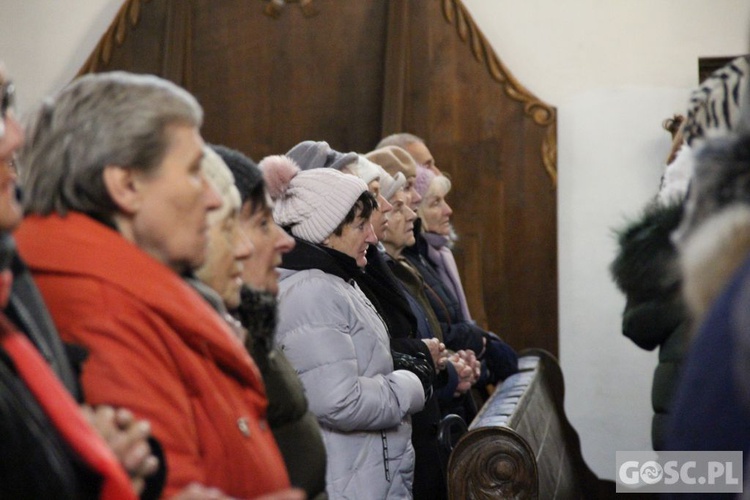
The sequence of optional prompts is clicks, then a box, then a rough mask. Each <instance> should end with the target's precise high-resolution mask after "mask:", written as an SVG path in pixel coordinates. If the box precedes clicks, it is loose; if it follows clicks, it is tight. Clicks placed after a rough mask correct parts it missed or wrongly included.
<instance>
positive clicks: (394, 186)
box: [378, 166, 406, 200]
mask: <svg viewBox="0 0 750 500" xmlns="http://www.w3.org/2000/svg"><path fill="white" fill-rule="evenodd" d="M378 169H380V171H381V174H380V194H382V195H383V198H385V199H386V200H390V199H391V197H392V196H393V195H394V194H396V192H397V191H398V190H399V189H401V188H402V187H404V186H406V177H404V174H402V173H401V172H396V175H395V176H391V174H389V173H388V172H386V171H385V169H384V168H383V167H381V166H378Z"/></svg>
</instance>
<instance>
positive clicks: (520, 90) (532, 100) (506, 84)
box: [442, 0, 557, 186]
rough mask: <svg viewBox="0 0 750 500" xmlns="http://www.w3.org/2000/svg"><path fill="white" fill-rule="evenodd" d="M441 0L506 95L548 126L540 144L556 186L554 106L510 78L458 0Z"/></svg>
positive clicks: (448, 18)
mask: <svg viewBox="0 0 750 500" xmlns="http://www.w3.org/2000/svg"><path fill="white" fill-rule="evenodd" d="M442 1H443V16H444V17H445V20H446V21H447V22H448V23H449V24H453V25H454V26H455V28H456V31H457V33H458V36H459V37H460V38H461V40H463V41H464V42H467V41H468V44H469V46H470V47H471V53H472V54H473V55H474V58H475V59H476V60H477V61H479V62H480V63H484V64H485V66H486V67H487V71H488V72H489V74H490V75H491V76H492V78H493V79H494V80H495V81H497V82H498V83H500V84H502V86H503V90H504V91H505V93H506V95H508V97H510V98H511V99H514V100H516V101H518V102H521V103H523V105H524V111H525V113H526V114H527V115H528V116H530V117H531V118H532V119H533V120H534V122H535V123H537V124H538V125H541V126H543V127H549V128H548V130H547V136H546V138H545V140H544V143H543V144H542V150H541V155H542V161H543V164H544V169H545V170H546V171H547V174H548V175H549V176H550V179H552V183H553V185H554V186H557V127H556V123H557V120H556V113H555V109H554V108H553V107H551V106H549V105H548V104H546V103H544V102H542V101H541V100H539V99H538V98H537V97H536V96H534V94H532V93H531V92H529V90H528V89H526V87H524V86H523V85H521V83H520V82H519V81H518V80H516V79H515V78H514V77H513V75H512V74H511V73H510V71H509V70H508V68H506V67H505V65H504V64H503V63H502V61H500V59H499V58H498V57H497V55H496V54H495V51H494V50H493V49H492V47H491V46H490V44H489V43H488V42H487V39H486V38H485V37H484V35H482V32H481V31H480V30H479V28H477V26H476V24H475V23H474V20H473V19H472V17H471V15H470V14H469V13H468V11H467V10H466V7H464V5H463V3H461V1H460V0H442Z"/></svg>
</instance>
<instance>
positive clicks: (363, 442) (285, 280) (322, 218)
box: [260, 156, 425, 499]
mask: <svg viewBox="0 0 750 500" xmlns="http://www.w3.org/2000/svg"><path fill="white" fill-rule="evenodd" d="M260 166H261V169H262V170H263V175H264V178H265V181H266V185H267V187H268V192H269V194H270V195H271V197H272V198H274V200H275V201H276V205H275V207H274V219H275V221H276V223H278V224H279V225H281V226H282V227H285V228H286V229H287V230H288V231H289V232H290V233H291V234H292V235H293V236H294V237H295V240H296V245H295V248H294V249H293V250H292V251H290V252H289V253H287V254H285V255H284V256H283V262H282V269H281V275H280V282H279V324H278V330H277V336H276V343H277V344H278V345H279V346H280V347H281V348H282V349H283V350H284V354H286V356H287V358H288V359H289V361H290V362H291V363H292V365H293V366H294V367H295V369H296V370H297V373H298V374H299V376H300V379H301V380H302V383H303V385H304V387H305V392H306V396H307V398H308V400H309V403H310V409H311V410H312V411H313V413H314V414H315V415H316V416H317V418H318V421H319V423H320V426H321V429H322V432H323V440H324V442H325V445H326V449H327V452H328V469H327V472H326V488H327V491H328V495H329V497H330V498H356V499H369V498H371V499H383V498H411V496H412V481H413V473H414V450H413V448H412V444H411V439H410V438H411V424H410V417H409V416H410V414H412V413H414V412H417V411H419V410H421V409H422V407H423V405H424V401H425V393H424V391H425V388H424V387H423V385H422V382H420V379H419V378H418V377H417V376H416V375H415V374H414V373H411V372H410V371H407V370H394V369H393V359H392V356H391V350H390V345H389V339H388V333H387V331H386V328H385V325H384V323H383V320H382V319H381V317H380V316H379V315H378V313H377V312H376V310H375V308H374V307H373V305H372V303H371V302H370V301H369V300H368V299H367V297H366V296H365V295H364V293H362V291H361V290H360V288H359V286H358V285H357V283H356V281H355V280H354V279H353V278H354V277H355V276H356V274H357V273H361V272H362V268H364V266H365V265H366V264H367V258H366V251H367V247H368V246H369V245H370V244H374V243H375V242H376V241H377V240H376V238H375V234H374V231H373V227H372V224H371V222H370V216H371V214H372V212H373V210H374V209H375V207H376V202H375V199H374V197H373V196H372V194H370V193H369V191H368V189H367V185H366V184H365V182H364V181H362V180H361V179H359V178H357V177H355V176H353V175H348V174H344V173H341V172H339V171H336V170H334V169H332V168H317V169H311V170H304V171H300V170H299V168H298V167H297V166H296V164H295V163H294V162H293V161H292V160H291V159H290V158H288V157H285V156H276V157H269V158H265V159H264V160H263V161H262V162H261V165H260Z"/></svg>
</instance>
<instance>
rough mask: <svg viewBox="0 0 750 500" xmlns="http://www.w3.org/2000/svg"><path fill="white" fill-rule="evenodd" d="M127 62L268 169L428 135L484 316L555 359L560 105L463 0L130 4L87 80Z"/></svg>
mask: <svg viewBox="0 0 750 500" xmlns="http://www.w3.org/2000/svg"><path fill="white" fill-rule="evenodd" d="M269 13H270V14H273V15H269ZM105 56H106V57H105ZM115 68H118V69H126V70H131V71H133V70H134V71H139V72H150V73H155V74H159V75H161V76H164V77H166V78H169V79H172V80H173V81H175V82H177V83H179V84H181V85H183V86H185V87H186V88H187V89H188V90H190V91H191V92H193V93H194V94H195V95H196V96H197V97H198V99H199V101H200V102H201V104H202V105H203V106H204V109H205V116H206V117H205V124H204V128H203V133H204V136H205V137H206V139H207V140H208V141H211V142H215V143H222V144H226V145H228V146H231V147H235V148H238V149H240V150H242V151H244V152H245V153H247V154H248V155H250V156H251V157H253V158H255V159H256V160H259V159H260V158H262V157H263V156H266V155H269V154H279V153H283V152H285V151H287V150H288V149H289V148H290V147H291V146H292V145H294V144H296V143H297V142H299V141H302V140H305V139H317V140H326V141H328V142H329V143H330V144H331V145H332V146H333V147H334V148H336V149H339V150H342V151H358V152H367V151H369V150H371V149H372V148H373V147H374V145H375V144H376V143H377V142H378V140H379V139H380V138H381V137H382V135H383V134H388V133H392V132H397V131H409V132H413V133H415V134H417V135H420V136H422V137H424V138H425V140H426V142H427V144H428V145H429V147H430V149H431V150H432V152H433V154H434V156H435V158H436V159H437V161H438V164H439V165H440V166H441V168H443V169H444V170H445V171H446V172H447V173H448V175H450V176H451V177H452V179H453V181H454V183H453V185H454V188H453V191H452V193H451V195H450V197H449V202H451V204H452V206H453V207H454V211H455V216H454V218H455V226H456V228H457V230H458V232H459V235H461V234H463V235H464V239H462V240H459V243H458V245H457V248H456V257H457V263H458V265H459V268H460V271H461V273H462V276H463V278H464V281H465V287H466V288H467V297H468V300H469V304H470V308H471V309H472V311H473V312H474V315H475V316H476V317H477V319H478V320H479V321H480V322H482V323H486V325H487V326H488V327H489V328H490V329H491V330H493V331H496V332H498V333H500V334H501V335H503V336H504V337H505V338H506V339H507V340H508V341H509V342H510V343H511V344H512V345H513V346H514V347H516V348H517V349H522V348H525V347H542V348H545V349H547V350H549V351H550V352H553V353H557V348H558V341H557V316H558V315H557V245H556V239H557V229H556V227H557V226H556V191H555V181H556V143H555V141H556V135H555V134H556V132H555V127H556V116H555V110H554V108H552V107H550V106H549V105H547V104H545V103H543V102H542V101H540V100H539V99H538V98H536V97H535V96H533V95H531V94H530V93H529V92H528V91H527V90H526V89H525V88H524V87H523V86H522V85H521V84H520V83H519V82H517V81H516V80H515V79H514V78H513V76H512V75H511V74H510V72H509V71H508V69H507V68H505V67H504V66H503V64H502V63H501V61H500V60H499V58H498V57H497V55H496V54H495V53H494V52H493V51H492V49H491V48H490V47H489V44H488V43H487V42H486V40H485V39H484V37H483V36H482V34H481V33H480V32H479V30H478V29H477V28H476V25H475V24H474V22H473V21H472V20H471V18H470V16H469V15H468V13H467V12H466V10H465V8H464V7H463V5H462V4H461V2H460V1H458V0H360V1H356V2H352V1H350V0H312V1H310V0H301V1H299V2H294V3H289V4H288V5H286V6H284V5H283V3H282V2H279V1H275V2H273V3H270V2H266V1H262V0H222V1H220V2H217V1H215V0H129V1H128V2H125V4H124V5H123V8H122V10H121V13H120V15H118V18H117V19H116V20H115V22H114V23H113V28H112V29H111V30H110V31H109V32H108V33H107V34H105V36H104V37H103V39H102V42H101V43H100V45H99V47H97V49H96V50H95V52H94V53H93V54H92V56H91V59H90V60H89V61H88V62H87V64H86V66H85V67H84V68H83V69H82V71H104V70H108V69H115Z"/></svg>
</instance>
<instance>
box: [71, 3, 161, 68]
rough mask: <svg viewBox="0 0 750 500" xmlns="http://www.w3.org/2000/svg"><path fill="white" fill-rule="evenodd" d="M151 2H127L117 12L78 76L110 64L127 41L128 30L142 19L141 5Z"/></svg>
mask: <svg viewBox="0 0 750 500" xmlns="http://www.w3.org/2000/svg"><path fill="white" fill-rule="evenodd" d="M150 1H151V0H127V1H126V2H125V3H124V4H123V5H122V7H120V10H119V11H118V12H117V15H116V16H115V19H114V20H113V21H112V24H110V25H109V28H107V31H105V32H104V35H102V38H101V40H99V43H98V44H97V45H96V47H95V48H94V51H93V52H92V53H91V55H90V56H89V58H88V59H87V60H86V62H85V63H83V66H81V69H79V70H78V75H79V76H80V75H84V74H86V73H95V72H96V71H98V70H99V68H100V67H101V66H102V65H103V64H105V65H106V64H108V63H109V60H110V58H111V57H112V51H113V50H114V49H115V47H119V46H120V45H122V44H123V42H124V41H125V37H126V35H127V32H128V28H129V27H130V28H132V27H134V26H135V25H137V24H138V21H139V20H140V17H141V3H147V2H150Z"/></svg>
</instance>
